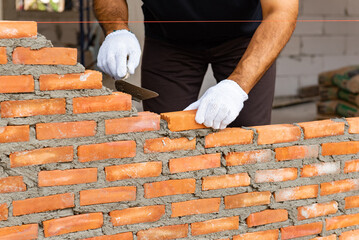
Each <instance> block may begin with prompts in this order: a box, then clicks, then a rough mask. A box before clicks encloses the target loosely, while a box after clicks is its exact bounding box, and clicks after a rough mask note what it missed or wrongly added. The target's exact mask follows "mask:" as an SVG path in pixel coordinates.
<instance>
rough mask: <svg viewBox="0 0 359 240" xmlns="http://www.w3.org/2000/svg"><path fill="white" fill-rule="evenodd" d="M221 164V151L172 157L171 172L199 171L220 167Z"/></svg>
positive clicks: (170, 162)
mask: <svg viewBox="0 0 359 240" xmlns="http://www.w3.org/2000/svg"><path fill="white" fill-rule="evenodd" d="M220 166H221V154H220V153H216V154H207V155H201V156H194V157H184V158H177V159H170V161H169V168H170V172H171V173H179V172H189V171H197V170H203V169H209V168H218V167H220Z"/></svg>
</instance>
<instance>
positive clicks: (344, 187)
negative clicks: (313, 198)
mask: <svg viewBox="0 0 359 240" xmlns="http://www.w3.org/2000/svg"><path fill="white" fill-rule="evenodd" d="M358 189H359V179H344V180H339V181H333V182H327V183H321V184H320V195H321V196H325V195H330V194H336V193H343V192H350V191H355V190H358Z"/></svg>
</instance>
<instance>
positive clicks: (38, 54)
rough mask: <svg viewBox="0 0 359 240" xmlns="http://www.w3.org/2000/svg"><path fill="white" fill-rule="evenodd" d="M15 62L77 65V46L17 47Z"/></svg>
mask: <svg viewBox="0 0 359 240" xmlns="http://www.w3.org/2000/svg"><path fill="white" fill-rule="evenodd" d="M12 61H13V63H14V64H25V65H76V64H77V49H75V48H57V47H53V48H41V49H39V50H31V49H30V48H24V47H17V48H15V49H14V51H13V53H12Z"/></svg>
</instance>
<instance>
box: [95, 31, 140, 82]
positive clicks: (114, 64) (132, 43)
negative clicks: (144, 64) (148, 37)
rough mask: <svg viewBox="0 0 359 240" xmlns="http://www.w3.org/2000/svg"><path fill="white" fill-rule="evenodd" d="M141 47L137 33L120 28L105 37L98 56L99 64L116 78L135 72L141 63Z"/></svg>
mask: <svg viewBox="0 0 359 240" xmlns="http://www.w3.org/2000/svg"><path fill="white" fill-rule="evenodd" d="M140 59H141V47H140V43H139V42H138V40H137V38H136V36H135V34H133V33H131V32H130V31H128V30H118V31H115V32H113V33H110V34H109V35H107V37H106V38H105V41H104V42H103V44H102V46H101V48H100V51H99V53H98V56H97V66H98V67H99V68H100V69H101V70H102V71H104V72H105V73H107V74H108V75H111V76H112V77H113V78H115V79H116V80H119V79H122V78H124V77H125V76H126V74H127V71H128V72H129V73H130V74H134V73H135V69H136V68H137V66H138V65H139V63H140Z"/></svg>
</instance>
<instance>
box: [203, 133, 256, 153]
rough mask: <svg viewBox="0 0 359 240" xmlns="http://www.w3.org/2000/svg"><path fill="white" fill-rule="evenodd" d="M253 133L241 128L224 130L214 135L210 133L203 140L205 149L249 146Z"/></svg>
mask: <svg viewBox="0 0 359 240" xmlns="http://www.w3.org/2000/svg"><path fill="white" fill-rule="evenodd" d="M253 136H254V133H253V131H251V130H246V129H242V128H226V129H224V130H221V131H219V132H216V133H211V134H209V135H207V136H206V138H205V148H213V147H221V146H229V145H243V144H251V143H252V142H253Z"/></svg>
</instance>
